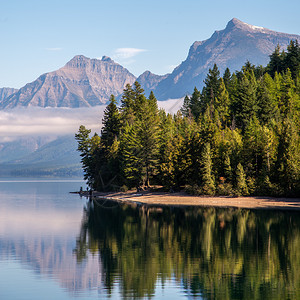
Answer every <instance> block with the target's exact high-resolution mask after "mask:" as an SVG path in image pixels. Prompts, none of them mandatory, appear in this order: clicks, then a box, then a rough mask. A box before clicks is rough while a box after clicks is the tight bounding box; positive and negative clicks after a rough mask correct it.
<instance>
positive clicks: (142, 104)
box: [76, 41, 300, 196]
mask: <svg viewBox="0 0 300 300" xmlns="http://www.w3.org/2000/svg"><path fill="white" fill-rule="evenodd" d="M299 116H300V47H299V44H298V42H297V41H291V43H290V44H289V46H288V48H287V51H286V52H285V51H282V52H280V48H279V47H277V48H276V49H275V51H274V53H273V54H272V55H271V56H270V62H269V64H268V66H267V67H266V68H263V67H261V66H259V67H256V66H254V65H252V64H251V63H249V62H247V63H246V64H245V65H244V66H243V67H242V69H241V70H240V71H236V72H235V73H233V74H231V73H230V71H229V69H226V71H225V73H224V75H223V76H222V77H221V76H220V72H219V70H218V67H217V66H216V65H214V67H213V68H212V69H210V70H209V72H208V75H207V77H206V79H205V81H204V87H203V89H202V91H199V90H197V88H195V89H194V92H193V94H192V95H191V96H186V97H185V99H184V104H183V107H182V109H181V111H178V112H177V113H176V114H175V115H170V114H166V113H165V111H163V110H159V109H158V107H157V100H156V98H155V96H154V94H153V93H152V92H151V93H150V95H149V97H148V98H147V97H146V96H145V95H144V91H143V89H142V88H141V86H140V84H139V83H138V82H135V83H134V85H133V86H130V85H127V86H126V88H125V90H124V93H123V95H122V98H121V106H120V108H118V107H117V103H116V100H115V98H114V96H111V99H110V103H109V105H108V106H107V108H106V110H105V112H104V118H103V120H102V123H103V127H102V130H101V135H100V136H99V135H97V134H94V136H92V137H90V133H91V131H90V130H89V129H86V128H85V127H84V126H80V128H79V132H78V133H77V134H76V139H77V141H78V150H79V151H80V152H81V157H82V164H83V169H84V173H85V179H86V180H87V182H88V184H89V186H90V187H91V188H93V189H97V190H102V191H105V190H126V189H128V188H133V187H136V188H144V187H149V186H150V185H153V184H155V185H161V186H163V187H164V188H165V189H167V190H170V189H172V190H179V189H183V188H185V189H186V191H188V192H190V193H193V194H199V195H200V194H201V195H202V194H205V195H215V194H217V195H273V196H283V195H285V196H297V195H300V136H299V135H300V133H299V132H300V117H299Z"/></svg>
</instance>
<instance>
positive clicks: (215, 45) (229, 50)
mask: <svg viewBox="0 0 300 300" xmlns="http://www.w3.org/2000/svg"><path fill="white" fill-rule="evenodd" d="M290 40H298V41H300V36H299V35H295V34H286V33H279V32H276V31H272V30H269V29H266V28H263V27H258V26H253V25H249V24H247V23H244V22H242V21H240V20H238V19H236V18H234V19H232V20H231V21H229V23H228V24H227V26H226V28H225V29H224V30H221V31H215V32H214V34H213V35H212V36H211V37H210V38H209V39H207V40H204V41H197V42H194V43H193V45H192V46H191V47H190V50H189V53H188V56H187V58H186V60H185V61H183V62H182V63H181V64H180V65H179V66H178V67H176V68H175V69H174V70H173V72H172V73H171V74H170V75H168V76H167V77H166V78H165V79H162V80H161V81H160V82H158V83H156V84H157V86H156V88H155V89H154V94H155V96H156V97H157V99H159V100H166V99H170V98H179V97H183V96H185V95H186V94H188V93H192V92H193V89H194V87H195V86H196V87H197V88H199V89H201V87H202V86H203V80H204V79H205V77H206V75H207V73H208V70H209V68H212V67H213V65H214V63H216V64H217V65H218V68H219V70H220V72H221V74H222V73H223V72H224V70H225V69H226V68H227V67H228V68H229V69H230V70H231V72H234V71H236V70H240V68H241V67H242V66H243V65H244V64H245V63H246V61H247V60H249V61H250V62H251V63H252V64H255V65H263V66H266V65H267V63H268V61H269V55H270V54H271V53H272V52H273V51H274V50H275V47H276V46H277V45H278V44H279V45H280V47H282V48H286V47H287V45H288V44H289V42H290Z"/></svg>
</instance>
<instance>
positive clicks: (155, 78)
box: [137, 71, 169, 96]
mask: <svg viewBox="0 0 300 300" xmlns="http://www.w3.org/2000/svg"><path fill="white" fill-rule="evenodd" d="M168 75H169V74H166V75H156V74H153V73H151V72H150V71H145V72H144V73H143V74H141V75H140V76H139V77H138V78H137V81H138V82H139V83H140V85H141V86H142V87H143V89H144V91H145V95H146V96H148V95H149V94H150V92H151V91H153V90H155V89H156V87H157V85H158V84H159V83H160V82H161V81H162V80H164V79H166V78H167V77H168Z"/></svg>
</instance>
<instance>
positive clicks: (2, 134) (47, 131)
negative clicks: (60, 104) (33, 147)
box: [0, 105, 105, 143]
mask: <svg viewBox="0 0 300 300" xmlns="http://www.w3.org/2000/svg"><path fill="white" fill-rule="evenodd" d="M104 109H105V105H102V106H96V107H87V108H73V109H71V108H37V107H34V108H16V109H12V110H7V111H0V142H2V143H3V142H8V141H12V140H15V139H18V138H20V137H25V136H47V135H55V136H59V135H66V134H75V133H76V132H77V131H78V128H79V126H80V125H85V126H86V128H89V129H91V130H92V131H93V132H99V131H100V129H101V125H102V124H101V119H102V117H103V111H104Z"/></svg>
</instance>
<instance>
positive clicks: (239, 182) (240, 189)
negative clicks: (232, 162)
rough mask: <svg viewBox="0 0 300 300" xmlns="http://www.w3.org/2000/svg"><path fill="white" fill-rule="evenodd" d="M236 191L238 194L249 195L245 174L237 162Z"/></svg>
mask: <svg viewBox="0 0 300 300" xmlns="http://www.w3.org/2000/svg"><path fill="white" fill-rule="evenodd" d="M236 192H237V195H238V196H247V195H249V191H248V187H247V183H246V175H245V172H244V168H243V166H242V165H241V164H240V163H239V164H238V165H237V168H236Z"/></svg>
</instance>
